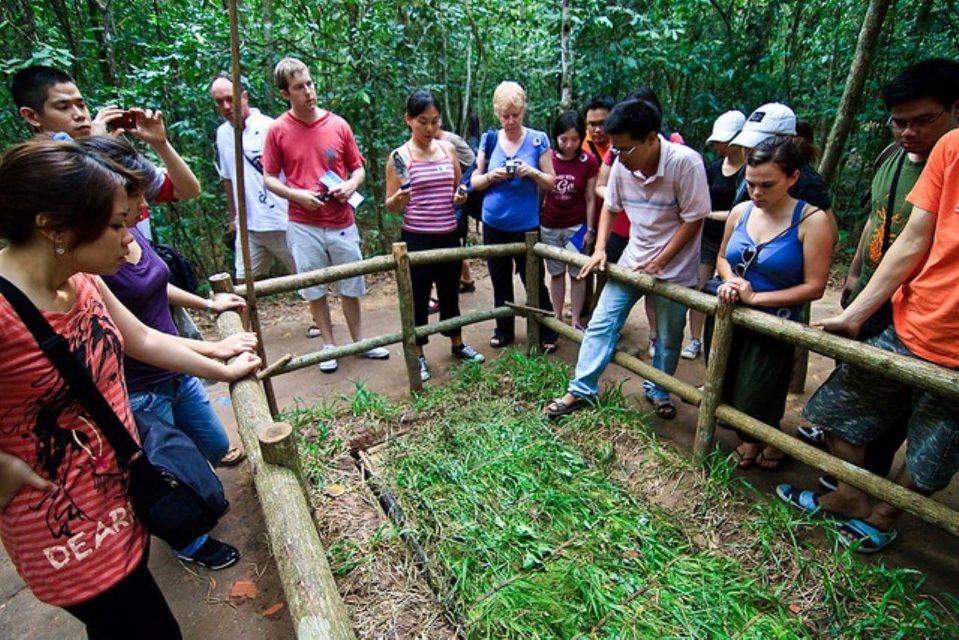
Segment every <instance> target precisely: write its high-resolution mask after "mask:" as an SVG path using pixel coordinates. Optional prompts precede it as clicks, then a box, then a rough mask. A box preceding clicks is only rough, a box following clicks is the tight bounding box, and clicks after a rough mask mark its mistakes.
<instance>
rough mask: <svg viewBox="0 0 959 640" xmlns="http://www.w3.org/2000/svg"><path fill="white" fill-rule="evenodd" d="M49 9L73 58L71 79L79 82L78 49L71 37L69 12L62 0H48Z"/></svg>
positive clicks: (71, 28)
mask: <svg viewBox="0 0 959 640" xmlns="http://www.w3.org/2000/svg"><path fill="white" fill-rule="evenodd" d="M49 2H50V8H51V9H52V10H53V15H55V16H56V18H57V23H58V24H59V25H60V31H61V32H62V33H63V38H64V40H66V41H67V49H69V50H70V54H71V55H72V56H73V65H72V68H73V77H74V78H76V79H77V81H78V82H79V81H80V77H79V74H80V71H81V68H82V67H81V64H80V47H79V45H78V44H77V41H76V37H75V36H74V35H73V27H72V26H71V25H70V11H69V10H68V9H67V5H66V3H65V2H64V0H49Z"/></svg>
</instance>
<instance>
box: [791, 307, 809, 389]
mask: <svg viewBox="0 0 959 640" xmlns="http://www.w3.org/2000/svg"><path fill="white" fill-rule="evenodd" d="M811 313H812V305H811V304H810V303H808V302H807V303H806V304H804V305H803V306H802V311H800V312H799V322H801V323H802V324H809V318H810V314H811ZM808 372H809V350H808V349H800V348H797V349H796V356H795V357H794V358H793V371H792V376H791V377H790V378H789V393H802V392H803V391H805V390H806V374H807V373H808Z"/></svg>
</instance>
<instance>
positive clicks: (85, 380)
mask: <svg viewBox="0 0 959 640" xmlns="http://www.w3.org/2000/svg"><path fill="white" fill-rule="evenodd" d="M0 293H2V294H3V295H4V296H5V297H6V298H7V300H8V301H9V302H10V306H12V307H13V309H14V311H16V312H17V314H18V315H19V316H20V319H21V320H23V324H25V325H26V326H27V328H28V329H29V330H30V333H32V334H33V337H34V339H35V340H36V341H37V344H38V345H40V349H41V350H42V351H43V353H44V354H46V356H47V358H49V359H50V362H52V363H53V366H54V367H56V368H57V371H59V372H60V375H61V376H63V379H64V380H65V381H66V383H67V384H68V385H69V386H70V388H71V389H72V390H73V393H74V395H75V396H76V398H77V400H78V401H79V402H80V404H81V405H83V407H84V408H85V409H86V410H87V411H88V412H89V413H90V417H92V418H93V419H94V421H95V422H96V423H97V426H99V427H100V430H101V432H102V433H103V435H104V436H106V439H107V442H109V443H110V446H111V447H113V450H114V451H115V452H116V454H117V461H118V462H119V463H120V464H121V466H123V467H126V466H127V465H128V464H129V463H130V462H132V461H133V459H134V457H135V456H136V455H137V454H138V453H139V452H140V446H139V445H138V444H137V443H136V441H135V440H134V439H133V437H132V436H131V435H130V432H128V431H127V429H126V427H125V426H124V425H123V423H122V422H120V418H118V417H117V414H116V412H115V411H114V410H113V408H112V407H111V406H110V404H109V403H108V402H107V401H106V398H104V397H103V394H102V393H100V390H99V389H97V386H96V385H95V384H94V383H93V379H92V378H91V377H90V374H89V373H88V372H87V370H86V369H84V368H83V365H81V364H80V361H79V360H77V358H76V356H75V355H74V354H73V352H72V351H70V345H69V344H68V343H67V340H66V338H64V337H63V336H61V335H60V334H59V333H57V332H56V331H54V330H53V327H51V326H50V323H49V322H47V319H46V318H44V317H43V314H42V313H40V310H39V309H37V307H36V306H35V305H34V304H33V302H31V301H30V299H29V298H28V297H27V296H26V295H24V293H23V292H22V291H20V289H18V288H17V287H16V286H15V285H14V284H13V283H12V282H10V281H9V280H7V279H6V278H4V277H2V276H0Z"/></svg>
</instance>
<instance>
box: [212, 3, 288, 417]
mask: <svg viewBox="0 0 959 640" xmlns="http://www.w3.org/2000/svg"><path fill="white" fill-rule="evenodd" d="M229 13H230V81H231V82H232V83H233V166H234V167H236V175H235V176H234V178H235V180H234V184H235V185H236V191H235V193H236V194H237V197H236V198H233V201H234V203H235V206H236V218H237V222H239V227H240V229H239V232H240V253H241V255H242V256H243V275H244V277H245V279H246V283H247V285H249V284H250V283H252V282H253V279H254V277H255V275H256V274H255V273H253V271H252V269H251V268H250V234H249V230H248V228H247V223H246V195H245V194H246V186H245V184H246V175H245V174H246V163H244V162H243V157H244V156H243V129H244V128H245V127H246V122H245V121H244V120H243V109H242V108H241V106H240V105H241V102H240V98H241V96H242V95H243V86H242V84H241V82H240V19H239V15H238V12H237V0H230V6H229ZM217 275H219V274H217ZM210 282H211V284H212V278H211V280H210ZM214 291H216V289H214ZM219 293H226V291H222V290H221V291H219ZM244 297H245V298H246V308H247V310H248V312H249V314H250V328H252V329H253V333H255V334H256V353H257V355H258V356H260V360H262V361H263V366H266V365H267V364H268V362H267V358H266V348H265V347H264V346H263V331H262V330H261V328H260V314H259V313H258V312H257V308H256V290H255V289H253V288H250V289H249V293H248V294H246V295H245V296H244ZM263 391H264V392H265V393H266V401H267V404H269V405H270V414H271V415H274V416H275V415H276V413H277V411H276V395H275V394H274V393H273V384H272V383H271V382H270V381H269V380H267V381H266V383H265V384H264V385H263Z"/></svg>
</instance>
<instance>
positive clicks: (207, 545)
mask: <svg viewBox="0 0 959 640" xmlns="http://www.w3.org/2000/svg"><path fill="white" fill-rule="evenodd" d="M177 557H178V558H179V559H180V560H182V561H183V562H192V563H194V564H198V565H200V566H201V567H206V568H207V569H210V570H212V571H218V570H220V569H226V568H227V567H231V566H233V565H235V564H236V563H237V561H239V559H240V552H239V550H238V549H237V548H236V547H234V546H233V545H231V544H227V543H225V542H220V541H219V540H217V539H216V538H213V537H209V538H207V539H206V542H204V543H203V546H201V547H200V548H199V549H197V550H196V551H195V552H193V553H192V554H190V555H188V556H187V555H180V554H177Z"/></svg>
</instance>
